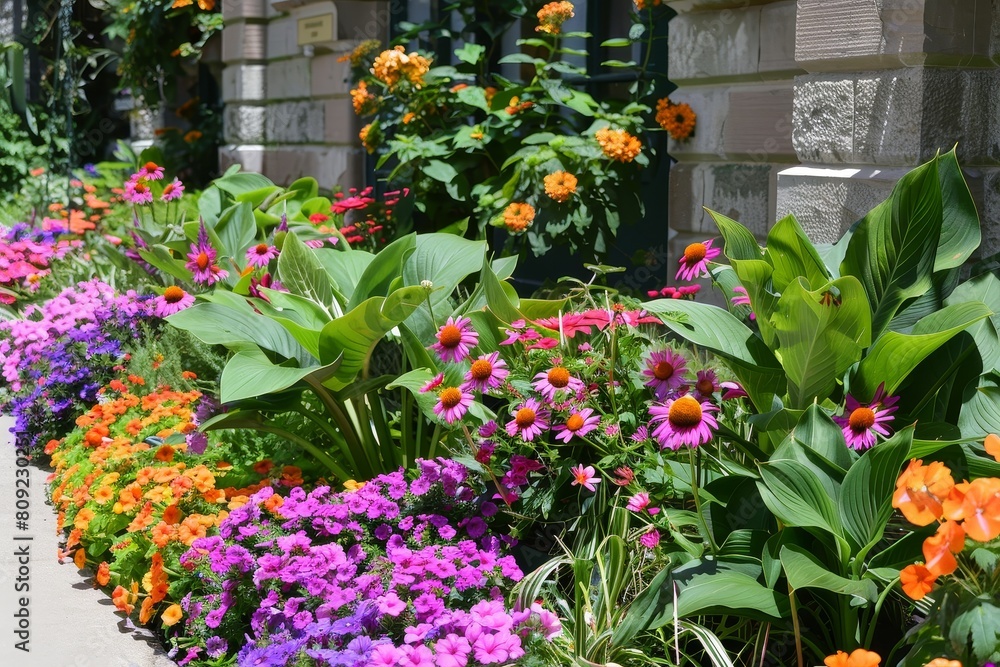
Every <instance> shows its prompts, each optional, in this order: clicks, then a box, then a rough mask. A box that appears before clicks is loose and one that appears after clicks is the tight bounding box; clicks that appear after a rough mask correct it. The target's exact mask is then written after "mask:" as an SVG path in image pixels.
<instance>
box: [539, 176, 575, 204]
mask: <svg viewBox="0 0 1000 667" xmlns="http://www.w3.org/2000/svg"><path fill="white" fill-rule="evenodd" d="M544 181H545V194H547V195H548V196H549V197H551V198H552V199H554V200H556V201H557V202H559V203H560V204H561V203H563V202H565V201H566V200H567V199H569V198H570V197H572V196H573V194H574V193H575V192H576V184H577V180H576V176H574V175H573V174H571V173H569V172H567V171H557V172H553V173H551V174H549V175H548V176H546V177H545V179H544Z"/></svg>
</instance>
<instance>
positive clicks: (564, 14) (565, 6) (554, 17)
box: [535, 0, 574, 35]
mask: <svg viewBox="0 0 1000 667" xmlns="http://www.w3.org/2000/svg"><path fill="white" fill-rule="evenodd" d="M537 16H538V25H537V26H535V31H536V32H544V33H548V34H550V35H558V34H559V32H560V30H562V24H563V23H565V22H566V21H568V20H570V19H571V18H573V16H574V14H573V3H572V2H565V0H563V1H562V2H550V3H549V4H547V5H545V6H544V7H542V8H541V9H539V10H538V15H537Z"/></svg>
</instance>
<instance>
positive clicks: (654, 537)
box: [639, 528, 660, 549]
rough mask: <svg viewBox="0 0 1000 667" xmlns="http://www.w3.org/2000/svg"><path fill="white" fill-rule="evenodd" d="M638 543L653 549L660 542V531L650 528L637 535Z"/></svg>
mask: <svg viewBox="0 0 1000 667" xmlns="http://www.w3.org/2000/svg"><path fill="white" fill-rule="evenodd" d="M639 544H641V545H642V546H644V547H646V548H647V549H655V548H656V547H657V546H659V544H660V531H658V530H657V529H655V528H650V529H649V530H648V531H646V532H645V533H643V534H642V536H641V537H639Z"/></svg>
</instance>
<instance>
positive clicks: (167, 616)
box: [160, 604, 184, 628]
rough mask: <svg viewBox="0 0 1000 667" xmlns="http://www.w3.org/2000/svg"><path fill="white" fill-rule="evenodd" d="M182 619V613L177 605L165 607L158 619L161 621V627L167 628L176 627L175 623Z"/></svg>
mask: <svg viewBox="0 0 1000 667" xmlns="http://www.w3.org/2000/svg"><path fill="white" fill-rule="evenodd" d="M183 617H184V612H183V611H181V606H180V605H179V604H172V605H170V606H169V607H167V610H166V611H164V612H163V614H162V615H161V616H160V618H161V619H162V620H163V625H165V626H167V627H168V628H169V627H170V626H171V625H176V623H177V622H178V621H179V620H181V619H182V618H183Z"/></svg>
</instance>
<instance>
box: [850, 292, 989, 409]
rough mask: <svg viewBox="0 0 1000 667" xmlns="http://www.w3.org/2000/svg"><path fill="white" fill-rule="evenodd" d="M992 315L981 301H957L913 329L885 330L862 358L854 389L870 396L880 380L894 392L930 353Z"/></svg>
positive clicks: (857, 393) (861, 395)
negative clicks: (907, 330) (902, 330)
mask: <svg viewBox="0 0 1000 667" xmlns="http://www.w3.org/2000/svg"><path fill="white" fill-rule="evenodd" d="M990 315H992V311H990V309H989V308H988V307H987V306H986V304H984V303H982V302H981V301H967V302H965V303H956V304H953V305H951V306H948V307H946V308H944V309H942V310H939V311H937V312H936V313H932V314H930V315H928V316H927V317H924V318H923V319H922V320H920V321H919V322H917V323H916V325H914V327H913V333H910V334H904V333H899V332H897V331H886V332H885V333H884V334H882V335H881V336H880V337H879V338H878V340H876V341H875V344H874V345H873V346H872V348H871V349H870V350H869V351H868V354H867V355H866V356H865V358H864V359H862V360H861V364H859V366H858V369H857V371H856V372H855V374H854V377H853V378H852V379H851V393H852V394H853V395H854V396H855V397H856V398H858V399H860V400H868V399H869V398H871V397H872V396H873V395H874V394H875V390H876V389H877V388H878V386H879V384H881V383H883V382H884V383H885V390H886V391H887V392H888V393H890V394H891V393H892V392H893V391H895V390H896V388H897V387H898V386H899V385H900V383H901V382H902V381H903V380H904V379H905V378H906V376H907V375H909V374H910V372H911V371H912V370H913V369H914V368H916V367H917V366H918V365H919V364H920V362H921V361H923V360H924V359H925V358H926V357H927V355H929V354H931V353H932V352H934V350H936V349H938V348H939V347H941V346H942V345H944V343H946V342H947V341H948V340H949V339H951V338H952V337H953V336H955V335H956V334H958V333H959V332H961V331H964V330H965V329H967V328H968V327H969V326H971V325H972V324H975V323H976V322H978V321H980V320H982V319H985V318H987V317H989V316H990Z"/></svg>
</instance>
